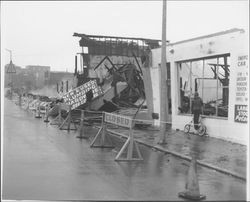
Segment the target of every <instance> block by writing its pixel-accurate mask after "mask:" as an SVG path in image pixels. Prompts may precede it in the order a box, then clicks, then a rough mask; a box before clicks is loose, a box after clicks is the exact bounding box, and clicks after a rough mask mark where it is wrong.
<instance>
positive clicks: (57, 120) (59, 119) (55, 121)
mask: <svg viewBox="0 0 250 202" xmlns="http://www.w3.org/2000/svg"><path fill="white" fill-rule="evenodd" d="M63 120H64V119H63V117H62V109H61V103H59V104H58V115H57V117H56V118H54V119H53V120H52V121H51V122H50V125H59V126H60V125H61V124H62V122H63Z"/></svg>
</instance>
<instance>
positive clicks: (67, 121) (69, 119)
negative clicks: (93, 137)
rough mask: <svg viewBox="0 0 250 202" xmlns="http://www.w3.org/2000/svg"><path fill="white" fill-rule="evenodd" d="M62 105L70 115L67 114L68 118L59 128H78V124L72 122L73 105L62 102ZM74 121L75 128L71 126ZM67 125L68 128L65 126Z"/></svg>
mask: <svg viewBox="0 0 250 202" xmlns="http://www.w3.org/2000/svg"><path fill="white" fill-rule="evenodd" d="M60 106H61V107H60V109H61V110H62V109H64V110H66V111H68V115H67V117H66V119H65V120H64V121H63V122H62V124H61V125H60V126H59V129H60V130H76V129H77V128H76V125H75V123H74V122H72V115H71V113H72V111H71V108H72V106H71V105H67V104H60ZM72 123H73V125H74V128H72V127H71V125H72ZM65 126H66V128H65Z"/></svg>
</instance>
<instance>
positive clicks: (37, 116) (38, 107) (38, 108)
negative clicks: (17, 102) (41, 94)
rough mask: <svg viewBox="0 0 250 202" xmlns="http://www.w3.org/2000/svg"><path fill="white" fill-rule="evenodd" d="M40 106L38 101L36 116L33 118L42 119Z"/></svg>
mask: <svg viewBox="0 0 250 202" xmlns="http://www.w3.org/2000/svg"><path fill="white" fill-rule="evenodd" d="M40 104H41V101H40V100H38V106H37V107H36V115H35V118H42V116H41V111H40Z"/></svg>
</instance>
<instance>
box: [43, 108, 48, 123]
mask: <svg viewBox="0 0 250 202" xmlns="http://www.w3.org/2000/svg"><path fill="white" fill-rule="evenodd" d="M43 121H44V122H45V123H48V122H49V106H48V105H46V108H45V117H44V120H43Z"/></svg>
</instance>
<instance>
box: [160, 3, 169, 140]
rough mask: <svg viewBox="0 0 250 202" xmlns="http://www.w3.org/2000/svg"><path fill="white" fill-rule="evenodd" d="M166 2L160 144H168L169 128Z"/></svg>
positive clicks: (164, 12)
mask: <svg viewBox="0 0 250 202" xmlns="http://www.w3.org/2000/svg"><path fill="white" fill-rule="evenodd" d="M166 63H167V61H166V0H163V9H162V45H161V69H160V76H161V79H160V80H161V83H160V90H161V91H160V92H161V101H160V109H161V114H160V121H161V122H160V125H161V130H160V140H159V142H158V143H159V144H166V128H167V124H166V122H167V116H168V97H167V95H168V93H167V83H166V80H167V71H166V69H167V67H166Z"/></svg>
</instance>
